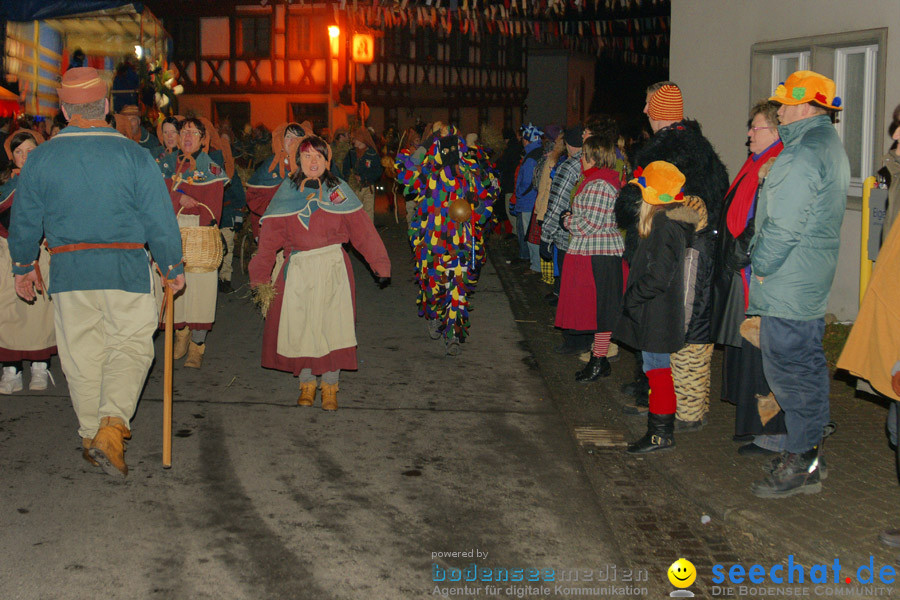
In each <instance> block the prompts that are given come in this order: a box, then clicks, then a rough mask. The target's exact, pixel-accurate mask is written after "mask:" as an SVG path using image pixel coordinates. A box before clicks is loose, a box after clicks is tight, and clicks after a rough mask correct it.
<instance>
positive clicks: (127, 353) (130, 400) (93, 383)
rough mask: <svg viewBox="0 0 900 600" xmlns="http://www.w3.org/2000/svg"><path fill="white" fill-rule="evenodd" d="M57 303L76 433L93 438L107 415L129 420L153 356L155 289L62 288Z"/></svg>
mask: <svg viewBox="0 0 900 600" xmlns="http://www.w3.org/2000/svg"><path fill="white" fill-rule="evenodd" d="M53 308H54V321H55V323H56V345H57V347H58V348H59V364H60V366H62V370H63V373H65V374H66V380H67V381H68V383H69V395H70V396H71V397H72V407H73V408H74V409H75V414H76V416H77V417H78V424H79V428H78V434H79V435H80V436H81V437H83V438H93V437H94V435H95V434H96V433H97V429H99V427H100V419H102V418H104V417H118V418H120V419H122V421H123V422H125V423H126V424H127V423H128V422H129V421H131V417H132V416H134V411H135V409H136V408H137V403H138V398H139V396H140V393H141V388H142V387H143V385H144V379H145V378H146V377H147V370H148V369H149V368H150V363H151V362H152V361H153V333H154V332H155V331H156V327H157V318H158V315H157V314H156V302H155V301H154V299H153V295H152V294H137V293H134V292H123V291H121V290H88V291H75V292H58V293H56V294H54V295H53Z"/></svg>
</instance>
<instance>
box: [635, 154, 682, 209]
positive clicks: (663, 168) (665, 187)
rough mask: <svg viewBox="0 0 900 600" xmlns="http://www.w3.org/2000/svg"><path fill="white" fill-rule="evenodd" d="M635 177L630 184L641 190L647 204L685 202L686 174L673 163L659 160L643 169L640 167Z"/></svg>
mask: <svg viewBox="0 0 900 600" xmlns="http://www.w3.org/2000/svg"><path fill="white" fill-rule="evenodd" d="M634 175H635V178H634V179H632V180H631V181H629V182H628V183H634V184H637V186H638V187H640V188H641V196H642V197H643V198H644V202H646V203H647V204H672V203H674V202H684V191H683V189H682V188H683V187H684V173H682V172H681V171H679V170H678V167H676V166H675V165H673V164H672V163H667V162H666V161H664V160H657V161H654V162H652V163H650V164H649V165H647V166H646V167H644V168H643V169H642V168H641V167H638V168H637V169H635V170H634Z"/></svg>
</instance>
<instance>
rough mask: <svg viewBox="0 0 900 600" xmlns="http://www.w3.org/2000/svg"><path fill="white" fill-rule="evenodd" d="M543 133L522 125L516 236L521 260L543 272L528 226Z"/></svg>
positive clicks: (536, 246)
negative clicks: (521, 156)
mask: <svg viewBox="0 0 900 600" xmlns="http://www.w3.org/2000/svg"><path fill="white" fill-rule="evenodd" d="M543 136H544V134H543V132H542V131H541V130H540V129H538V128H537V127H535V126H534V125H532V124H531V123H526V124H525V125H522V141H523V142H525V144H526V146H525V156H524V157H523V158H522V162H521V163H519V175H518V177H516V208H515V210H514V212H515V214H516V236H518V239H519V258H521V259H522V260H527V261H529V262H530V263H531V270H532V271H535V272H537V273H540V272H541V255H540V249H541V247H540V245H539V244H529V243H528V242H526V241H525V240H526V238H527V237H528V225H529V224H530V223H531V212H532V211H533V210H534V201H535V200H537V188H536V187H535V186H534V168H535V166H537V161H538V159H539V158H540V157H541V154H543V146H542V145H541V138H542V137H543Z"/></svg>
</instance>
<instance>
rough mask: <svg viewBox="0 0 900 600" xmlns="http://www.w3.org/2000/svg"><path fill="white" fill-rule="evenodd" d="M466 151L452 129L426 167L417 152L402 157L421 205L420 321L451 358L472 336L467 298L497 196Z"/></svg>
mask: <svg viewBox="0 0 900 600" xmlns="http://www.w3.org/2000/svg"><path fill="white" fill-rule="evenodd" d="M467 152H468V148H467V147H466V144H465V142H464V141H463V140H462V139H460V137H459V136H458V135H457V131H456V128H455V127H452V126H450V127H445V128H443V129H442V130H441V132H440V137H437V136H435V139H433V141H432V142H431V143H430V145H429V147H428V149H427V151H426V152H425V153H424V158H423V159H422V160H421V164H417V163H418V161H417V160H416V156H417V153H413V154H411V155H410V154H406V153H402V154H400V155H399V156H398V157H397V172H398V181H399V182H400V183H401V184H402V185H405V186H407V189H408V190H410V191H412V192H414V193H415V194H416V200H417V202H418V204H417V206H416V210H415V214H414V216H413V219H412V224H411V226H410V232H409V233H410V242H411V244H412V249H413V255H414V258H415V261H416V274H415V276H416V283H417V284H418V285H419V295H418V298H417V300H416V303H417V304H418V306H419V316H424V317H425V319H426V320H427V322H428V331H429V333H430V334H431V337H432V338H433V339H438V338H439V337H443V338H444V340H445V342H446V344H447V354H449V355H456V354H458V353H459V352H460V346H459V344H460V342H462V341H464V340H465V338H466V336H467V334H468V328H469V300H468V293H469V292H471V290H472V288H473V286H474V284H475V282H476V280H477V278H478V273H479V271H480V268H481V265H482V264H483V262H484V259H485V254H484V231H485V226H486V225H487V223H488V222H489V221H490V219H491V214H492V205H493V201H494V198H496V195H497V184H496V178H495V177H492V176H491V174H490V172H486V171H484V170H483V169H482V168H481V167H480V165H479V163H478V161H477V160H475V159H473V158H470V157H468V156H467ZM418 155H419V156H422V154H421V152H419V153H418Z"/></svg>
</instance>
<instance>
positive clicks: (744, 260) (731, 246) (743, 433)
mask: <svg viewBox="0 0 900 600" xmlns="http://www.w3.org/2000/svg"><path fill="white" fill-rule="evenodd" d="M778 107H779V104H777V103H775V102H771V101H769V100H763V101H760V102H757V103H756V105H754V106H753V108H752V109H751V110H750V127H749V129H748V131H747V137H748V142H747V145H748V147H749V149H750V156H748V157H747V160H746V162H744V166H743V167H741V170H740V171H739V172H738V174H737V177H735V178H734V181H733V182H732V183H731V187H730V188H729V189H728V193H727V194H726V195H725V201H724V203H723V208H724V210H723V211H722V216H721V219H720V222H719V227H718V230H719V237H718V241H717V252H716V266H715V269H716V270H715V275H714V280H713V318H712V325H713V336H714V337H713V339H714V340H715V341H716V343H719V344H723V345H724V346H725V361H724V367H723V383H722V400H725V401H727V402H730V403H732V404H735V405H736V406H737V410H736V414H735V440H738V441H747V442H749V443H747V444H745V445H743V446H741V447H740V448H739V449H738V453H739V454H741V455H745V456H747V455H760V456H762V455H768V454H775V453H777V452H781V451H782V450H783V449H784V447H783V445H784V442H785V436H784V433H785V432H786V429H785V425H784V413H783V412H780V411H778V409H777V405H774V404H772V403H771V402H769V401H768V400H766V401H764V407H763V411H762V412H763V413H764V415H763V416H762V417H761V416H760V407H759V403H760V401H759V400H758V399H757V396H761V397H763V398H765V397H767V396H768V395H769V394H770V390H769V386H768V384H767V383H766V377H765V374H764V373H763V369H762V354H761V352H760V350H759V348H758V347H757V346H755V345H753V344H752V343H750V342H748V341H747V340H746V339H744V338H743V337H742V336H741V332H740V327H741V324H742V323H743V322H744V319H745V311H746V310H747V305H748V297H749V285H750V277H751V275H752V273H751V270H750V240H751V239H752V238H753V232H754V226H753V223H754V216H755V213H756V203H757V200H758V198H759V190H760V188H761V187H762V185H763V183H764V181H765V176H766V174H767V173H768V172H769V168H770V167H771V165H772V163H773V162H775V158H776V157H777V156H778V154H779V153H781V150H782V149H783V148H784V146H783V145H782V143H781V138H780V137H779V135H778V115H777V111H778ZM766 406H768V407H772V406H775V407H776V408H775V412H777V414H775V415H774V416H773V415H772V414H771V411H770V410H768V411H767V408H766ZM763 418H765V419H766V422H765V423H763V422H762V420H763Z"/></svg>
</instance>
